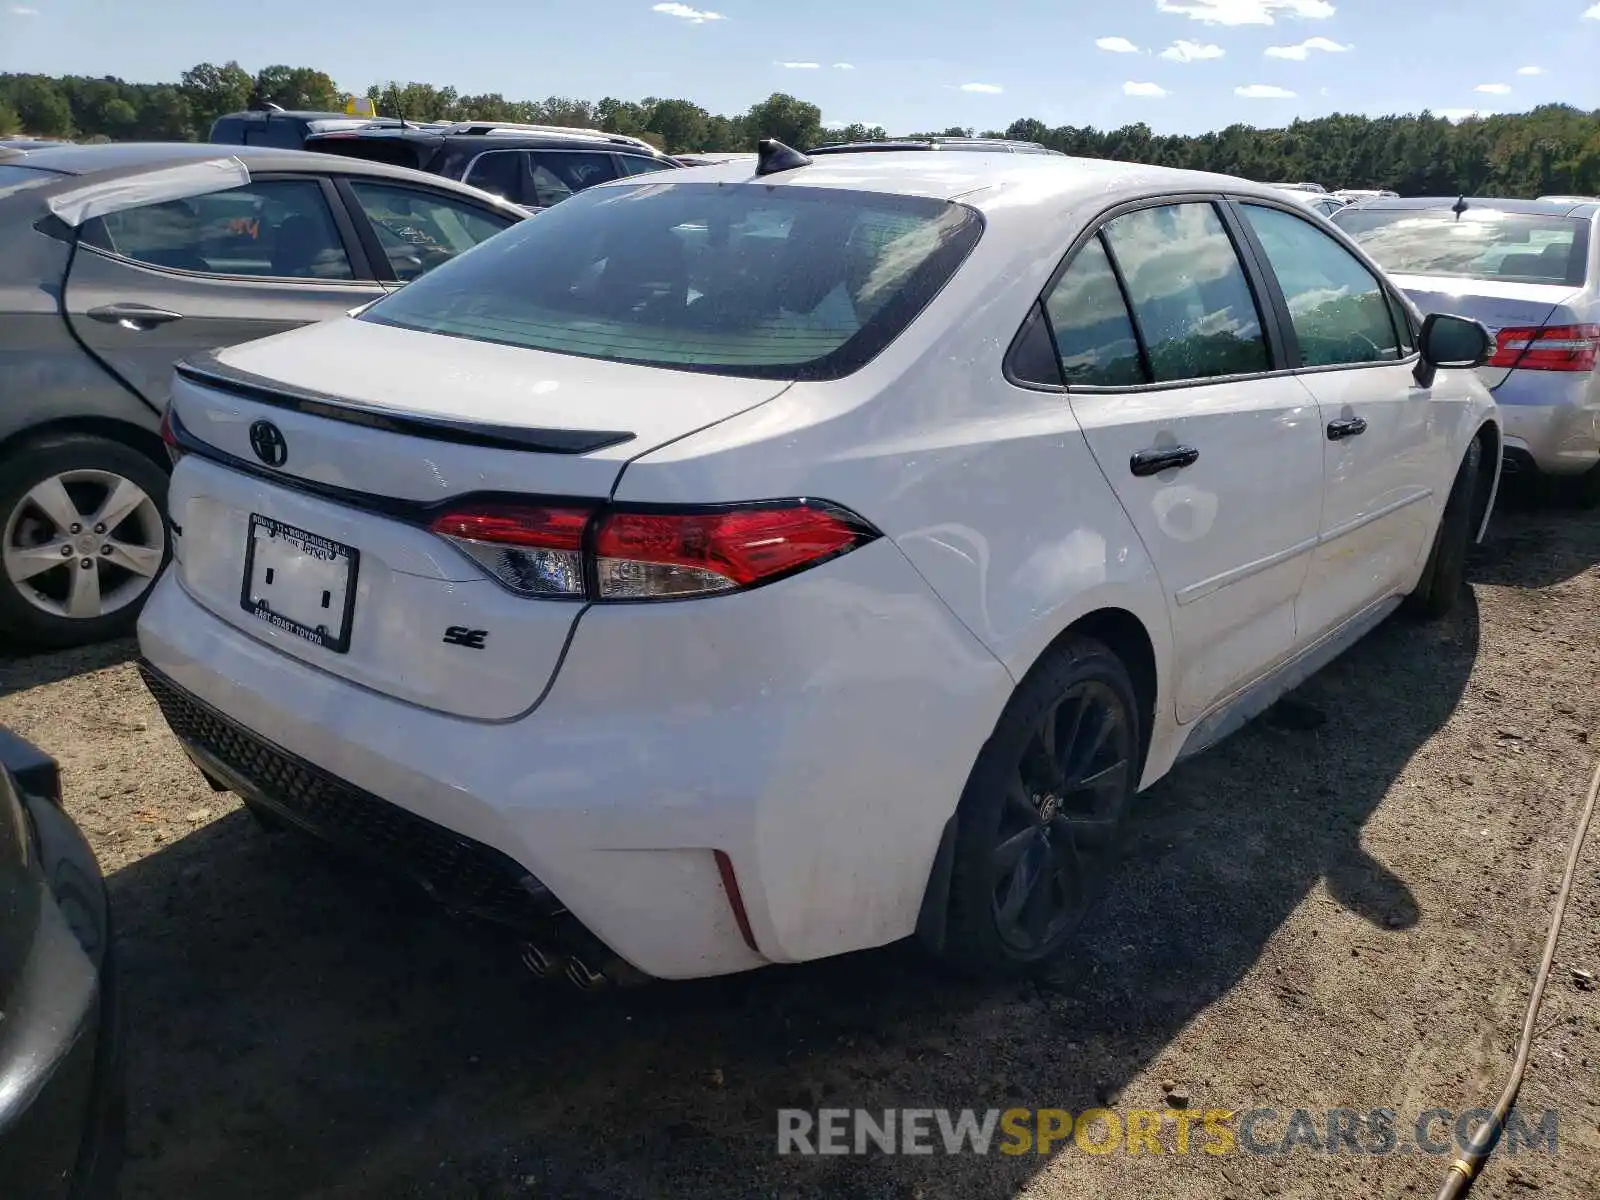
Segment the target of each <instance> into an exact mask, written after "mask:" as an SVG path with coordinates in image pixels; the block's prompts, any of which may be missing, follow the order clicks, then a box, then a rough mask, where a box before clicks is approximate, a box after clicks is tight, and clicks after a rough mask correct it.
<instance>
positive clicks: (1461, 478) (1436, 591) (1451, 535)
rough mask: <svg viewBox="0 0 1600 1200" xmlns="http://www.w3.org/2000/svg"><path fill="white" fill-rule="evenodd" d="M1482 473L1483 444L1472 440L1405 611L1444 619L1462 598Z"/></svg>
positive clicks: (1430, 618)
mask: <svg viewBox="0 0 1600 1200" xmlns="http://www.w3.org/2000/svg"><path fill="white" fill-rule="evenodd" d="M1482 471H1483V443H1482V442H1481V441H1479V440H1478V439H1477V438H1473V439H1472V443H1471V445H1469V446H1468V447H1467V452H1466V454H1465V455H1463V456H1462V459H1461V466H1460V468H1459V469H1458V470H1457V471H1456V479H1455V483H1453V484H1452V485H1451V487H1450V496H1449V498H1448V499H1446V500H1445V505H1444V513H1443V514H1442V515H1441V516H1440V517H1439V527H1438V529H1437V530H1435V531H1434V535H1433V549H1432V550H1430V551H1429V553H1428V563H1427V566H1425V567H1423V569H1422V578H1421V579H1420V580H1418V581H1417V586H1416V588H1415V590H1414V591H1412V593H1411V594H1410V595H1409V596H1407V597H1406V608H1407V610H1408V611H1409V612H1410V613H1411V614H1412V615H1413V616H1416V617H1420V618H1422V619H1424V620H1434V619H1437V618H1439V617H1443V616H1445V615H1446V614H1448V613H1449V612H1450V611H1451V610H1452V609H1453V608H1455V606H1456V602H1457V601H1458V600H1459V599H1460V597H1461V589H1462V588H1463V587H1464V586H1465V585H1466V581H1467V555H1468V553H1469V552H1470V551H1471V549H1472V538H1473V532H1474V530H1473V518H1474V516H1475V515H1476V514H1475V513H1474V507H1475V500H1476V498H1477V495H1478V479H1479V475H1480V474H1481V473H1482Z"/></svg>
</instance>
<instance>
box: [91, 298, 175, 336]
mask: <svg viewBox="0 0 1600 1200" xmlns="http://www.w3.org/2000/svg"><path fill="white" fill-rule="evenodd" d="M89 317H90V318H91V319H92V320H95V321H99V322H100V323H101V324H103V325H119V326H121V327H122V328H123V329H131V330H133V331H134V332H135V333H145V332H147V331H148V330H151V329H154V328H155V327H156V326H157V325H165V324H167V322H169V321H181V320H183V314H182V313H176V312H172V311H171V310H170V309H165V308H151V307H150V306H149V305H148V304H134V303H132V302H124V303H118V304H102V305H101V306H100V307H99V308H91V309H90V310H89Z"/></svg>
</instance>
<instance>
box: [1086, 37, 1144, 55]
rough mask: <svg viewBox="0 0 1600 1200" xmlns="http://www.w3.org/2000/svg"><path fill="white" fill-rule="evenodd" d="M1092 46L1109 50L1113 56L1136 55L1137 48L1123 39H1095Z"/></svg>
mask: <svg viewBox="0 0 1600 1200" xmlns="http://www.w3.org/2000/svg"><path fill="white" fill-rule="evenodd" d="M1094 44H1095V45H1096V46H1099V47H1100V49H1102V50H1109V51H1111V53H1113V54H1137V53H1139V47H1137V46H1135V45H1134V44H1133V43H1132V42H1130V41H1129V40H1128V39H1127V38H1125V37H1103V38H1095V40H1094Z"/></svg>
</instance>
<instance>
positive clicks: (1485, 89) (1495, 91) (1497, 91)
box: [1472, 83, 1511, 96]
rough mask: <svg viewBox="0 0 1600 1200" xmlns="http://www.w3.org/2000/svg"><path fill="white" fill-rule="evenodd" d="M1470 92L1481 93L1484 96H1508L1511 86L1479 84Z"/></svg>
mask: <svg viewBox="0 0 1600 1200" xmlns="http://www.w3.org/2000/svg"><path fill="white" fill-rule="evenodd" d="M1472 90H1473V91H1475V92H1482V93H1484V95H1486V96H1509V95H1510V94H1511V85H1510V84H1509V83H1480V84H1479V85H1478V86H1477V87H1475V88H1473V89H1472Z"/></svg>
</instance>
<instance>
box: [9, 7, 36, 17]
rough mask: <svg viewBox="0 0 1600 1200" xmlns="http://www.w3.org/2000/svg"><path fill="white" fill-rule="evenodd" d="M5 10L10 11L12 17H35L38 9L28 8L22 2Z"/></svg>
mask: <svg viewBox="0 0 1600 1200" xmlns="http://www.w3.org/2000/svg"><path fill="white" fill-rule="evenodd" d="M7 11H8V12H10V14H11V15H12V16H13V17H37V16H38V15H39V10H38V9H37V8H28V7H27V6H26V5H22V4H18V5H14V6H13V7H12V8H10V9H8V10H7Z"/></svg>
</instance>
